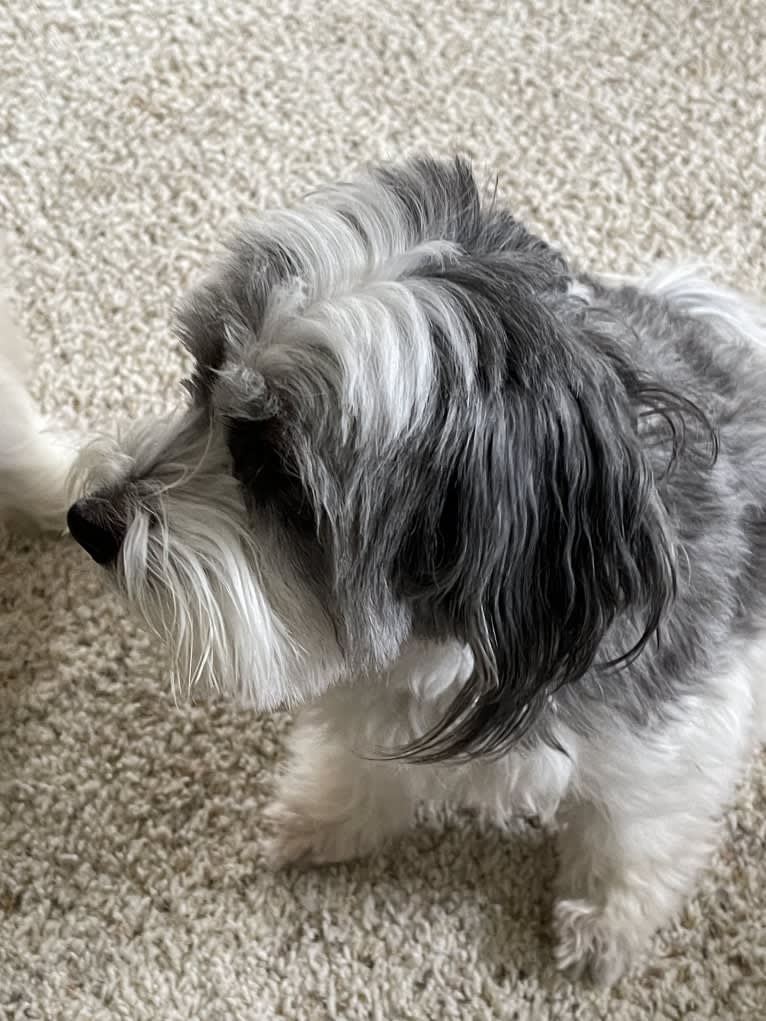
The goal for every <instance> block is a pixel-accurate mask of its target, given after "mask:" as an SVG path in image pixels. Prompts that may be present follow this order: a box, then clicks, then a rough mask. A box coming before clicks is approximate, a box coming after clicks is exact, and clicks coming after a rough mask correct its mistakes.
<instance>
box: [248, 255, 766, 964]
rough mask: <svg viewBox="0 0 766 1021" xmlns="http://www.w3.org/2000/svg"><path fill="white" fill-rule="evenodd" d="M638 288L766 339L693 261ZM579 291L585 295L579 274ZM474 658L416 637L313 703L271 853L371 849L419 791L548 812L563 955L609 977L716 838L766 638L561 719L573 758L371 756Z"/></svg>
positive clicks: (759, 688)
mask: <svg viewBox="0 0 766 1021" xmlns="http://www.w3.org/2000/svg"><path fill="white" fill-rule="evenodd" d="M633 282H634V283H639V284H640V282H637V281H633ZM643 286H646V287H648V288H650V289H651V290H653V291H655V292H657V293H660V294H662V295H663V296H664V297H666V298H667V299H668V300H669V301H672V302H677V303H678V304H679V305H680V306H681V307H682V308H683V309H684V310H685V311H687V312H690V313H691V314H693V315H696V316H699V317H700V318H702V319H704V320H706V321H708V322H711V323H713V324H715V326H716V327H717V328H718V329H719V330H724V331H725V332H726V333H727V335H729V334H730V335H732V336H734V335H738V336H739V337H743V336H744V337H745V338H746V339H748V340H750V341H751V342H755V343H757V344H764V343H766V320H765V319H764V314H763V312H762V310H760V309H759V308H758V307H757V306H755V305H751V304H748V303H747V302H744V303H743V301H742V299H741V297H740V296H739V295H735V294H734V293H733V292H730V291H727V290H726V289H724V288H721V287H717V286H715V285H713V284H710V283H709V282H707V281H705V280H704V279H702V278H700V277H699V276H698V275H697V272H696V270H672V271H671V270H669V271H665V272H662V273H658V274H655V275H654V276H653V277H651V278H649V280H648V281H646V282H645V283H644V284H643ZM573 293H575V294H577V296H579V297H581V298H582V299H583V300H584V301H588V300H591V297H592V295H591V292H590V289H589V288H587V287H585V286H581V285H575V287H574V288H573ZM764 626H765V627H766V622H764ZM471 667H472V656H471V653H470V651H469V650H465V649H461V648H460V647H458V646H440V647H434V646H429V645H425V644H422V643H410V644H409V645H408V646H406V647H405V649H404V650H403V653H402V656H401V657H400V659H399V662H398V664H397V665H396V666H395V667H394V668H393V669H392V670H391V671H389V672H388V673H386V674H383V675H381V676H375V677H368V678H362V679H359V680H358V681H357V682H356V683H355V684H353V685H347V686H344V687H342V688H335V689H333V690H330V691H328V692H327V693H325V694H324V695H323V696H322V697H321V698H320V699H318V700H317V701H315V702H314V703H313V704H311V705H310V706H309V707H307V708H306V709H304V710H303V711H302V712H301V714H300V716H299V718H298V721H297V723H296V727H295V730H294V732H293V734H292V737H291V741H290V757H289V765H288V768H287V770H286V772H285V773H284V774H283V776H282V777H281V779H280V781H279V783H278V786H277V791H276V798H275V801H274V805H273V807H272V809H271V811H270V814H269V818H270V821H271V823H272V826H273V836H272V838H271V840H270V842H269V845H268V848H267V853H268V856H269V857H270V859H271V861H272V862H274V863H275V864H285V863H287V862H296V861H300V862H314V863H317V862H329V861H342V860H345V859H347V858H351V857H354V856H357V855H359V854H365V853H368V852H370V851H372V850H374V849H375V848H376V847H378V846H379V845H380V844H381V843H382V842H383V841H385V840H387V839H389V838H390V837H392V836H395V835H397V834H398V833H401V832H402V831H403V830H405V829H406V828H407V827H408V826H410V825H411V824H412V822H413V820H414V816H415V807H416V805H417V804H418V803H419V802H440V801H451V802H455V803H458V804H461V805H470V806H474V807H477V806H478V807H481V808H483V809H487V810H489V811H491V812H492V813H494V814H495V815H496V816H497V817H498V818H507V817H509V816H514V815H522V816H529V815H536V816H538V817H539V818H540V819H541V820H543V821H545V822H553V821H555V823H556V825H557V828H558V841H559V848H560V872H559V878H558V883H557V892H556V902H555V907H554V912H553V914H554V927H555V932H556V940H557V946H556V961H557V963H558V966H559V967H560V968H561V969H563V970H566V971H567V972H568V973H570V974H572V975H580V974H582V973H583V972H588V973H589V974H590V975H591V976H592V977H593V978H594V979H595V980H597V981H598V982H601V983H604V984H609V983H612V982H614V981H615V980H616V979H617V978H618V977H619V976H620V975H621V974H622V972H623V971H624V970H625V969H626V968H627V967H628V966H629V965H630V964H631V962H633V961H634V960H635V958H636V957H638V956H640V954H641V952H642V950H643V949H644V947H645V946H646V944H647V943H648V941H649V939H650V937H651V935H652V934H653V932H654V931H655V930H656V929H657V928H658V927H660V926H662V925H663V924H666V923H667V922H668V921H669V920H670V919H672V917H673V915H674V913H675V912H676V910H677V909H678V907H679V905H680V903H681V900H682V898H683V896H684V895H685V894H687V893H688V892H689V890H690V888H691V887H692V884H693V882H694V879H695V876H696V875H697V874H698V872H699V871H700V869H701V868H702V867H704V865H705V862H706V860H707V858H708V856H709V854H710V851H711V849H712V848H713V846H714V844H715V839H716V834H717V829H718V823H719V819H720V815H721V812H722V809H723V806H724V805H725V804H726V803H727V801H728V800H729V799H730V798H731V797H732V795H733V792H734V789H735V786H736V783H737V780H738V778H739V777H740V775H741V773H742V770H743V767H744V763H745V761H746V759H747V757H748V755H749V754H750V753H751V752H752V750H753V747H754V746H755V745H756V744H757V743H758V741H760V740H764V739H766V638H764V639H763V640H759V641H753V642H751V643H750V644H747V645H742V646H741V647H739V648H732V649H731V650H730V662H729V664H728V666H727V667H726V668H725V669H724V670H722V671H721V672H720V673H719V674H717V675H715V676H711V677H709V678H707V679H701V682H704V683H701V684H700V691H699V694H697V695H695V696H688V697H686V698H685V699H682V700H681V701H679V702H678V703H677V704H676V706H675V711H674V713H673V715H672V718H671V719H670V720H669V721H668V722H665V723H663V724H662V725H658V726H656V727H654V728H653V729H648V730H645V731H642V732H638V731H635V730H631V729H629V728H628V727H627V726H622V727H621V726H619V725H618V724H617V723H616V722H615V720H614V719H613V718H609V719H604V720H603V721H601V723H599V721H598V720H596V719H594V721H593V723H594V726H593V735H594V736H592V737H586V736H583V735H578V734H574V733H572V732H569V731H567V730H565V729H564V728H563V727H560V728H558V731H557V732H556V733H555V737H556V739H557V741H558V742H559V744H560V746H561V747H562V748H564V749H565V750H566V753H567V754H566V755H565V754H562V752H561V751H560V750H557V749H556V748H554V747H551V746H548V745H542V746H539V747H536V748H534V750H532V751H523V750H515V751H512V752H510V753H508V754H506V755H505V756H503V757H502V758H500V759H499V760H494V761H487V760H479V761H473V762H470V763H468V764H457V765H438V766H431V765H415V764H403V763H401V762H398V761H389V760H381V759H379V758H378V759H375V758H371V757H370V756H371V755H373V756H374V755H375V753H376V751H378V750H380V749H391V748H392V747H396V746H402V745H405V744H407V743H408V742H409V741H410V740H412V739H413V738H415V737H417V736H419V735H421V734H423V733H424V732H425V731H427V730H428V729H429V727H431V726H432V725H433V724H434V723H435V722H437V721H438V720H439V719H440V718H441V715H442V712H443V710H444V709H445V707H446V706H447V705H448V704H449V702H450V701H451V699H452V698H453V697H454V695H455V691H456V689H457V688H458V687H459V686H460V685H461V684H462V683H464V681H465V679H466V677H467V676H468V674H469V673H470V670H471Z"/></svg>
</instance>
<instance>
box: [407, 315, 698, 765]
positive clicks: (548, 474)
mask: <svg viewBox="0 0 766 1021" xmlns="http://www.w3.org/2000/svg"><path fill="white" fill-rule="evenodd" d="M522 315H525V316H526V318H525V320H524V322H525V329H524V337H523V338H520V337H519V335H518V333H515V334H514V335H513V336H511V337H510V339H509V352H510V354H509V357H511V358H515V359H516V365H515V367H514V369H513V370H512V371H509V373H508V374H507V375H506V378H505V382H504V385H503V387H502V389H494V390H488V392H487V393H486V394H485V396H484V400H483V403H482V404H481V406H480V407H479V408H476V407H474V408H473V409H472V410H471V412H470V414H468V415H466V416H465V418H464V420H463V424H462V430H461V432H460V434H459V435H458V436H457V437H456V442H455V448H456V453H455V455H454V457H453V459H452V463H451V466H450V469H449V471H448V473H447V475H446V485H445V484H444V480H443V481H442V484H441V486H440V491H441V493H442V497H441V499H440V500H439V501H438V504H437V503H433V504H432V505H431V512H430V515H429V513H426V514H423V515H421V521H422V526H421V527H420V528H419V529H416V530H415V531H414V532H413V535H412V541H411V545H410V547H409V549H408V553H407V558H408V561H409V564H408V567H407V570H406V572H405V573H406V575H407V576H408V577H409V579H410V581H413V582H414V586H413V596H414V601H415V604H416V605H418V606H419V613H420V623H421V627H423V628H424V629H426V630H429V629H431V630H432V632H433V633H435V634H437V635H439V634H441V635H444V634H451V635H453V636H455V637H457V638H458V639H459V640H461V641H463V642H465V643H467V644H468V645H469V646H470V647H471V649H472V650H473V653H474V656H475V659H476V672H475V675H474V677H473V679H472V680H471V681H469V682H468V684H467V685H466V686H465V687H464V688H463V689H462V690H461V691H460V693H459V695H458V696H457V698H456V699H455V701H454V703H453V704H452V705H451V706H450V708H449V711H448V712H447V714H446V716H445V717H444V719H443V720H442V721H441V723H440V724H439V725H438V726H437V727H436V728H435V729H434V730H433V731H432V732H431V733H428V734H426V735H425V737H424V738H423V739H422V740H420V741H418V742H417V743H416V744H414V745H412V746H411V747H410V748H409V749H408V750H407V752H406V754H407V755H409V756H410V757H413V758H416V759H419V760H421V761H434V760H439V759H444V758H452V757H455V756H458V757H459V756H465V755H474V754H482V753H497V752H501V751H503V750H504V749H505V748H507V747H508V745H509V744H510V743H511V742H512V741H515V740H517V739H518V738H519V737H521V736H522V735H523V734H524V733H526V732H527V730H528V729H529V727H530V726H531V725H532V724H533V723H534V722H535V720H536V719H537V718H538V716H539V711H540V709H541V708H542V707H543V706H544V705H545V702H546V699H547V698H548V697H549V696H550V695H551V694H552V693H553V692H555V691H556V690H557V689H559V688H560V687H561V686H562V685H565V684H570V683H572V682H575V681H576V680H577V679H578V678H581V677H582V676H583V674H584V673H585V672H586V671H587V670H589V669H590V668H591V667H598V665H599V664H601V665H602V666H607V665H611V666H613V667H614V666H616V665H618V664H619V663H620V662H624V661H626V660H628V659H630V658H631V657H633V656H635V655H637V654H638V653H639V652H640V650H641V649H642V647H643V646H644V644H645V643H646V642H647V640H648V639H649V638H650V637H651V636H652V635H653V634H655V632H656V631H657V629H658V627H659V625H660V623H661V620H662V618H663V614H664V612H665V610H666V608H667V607H668V605H669V604H670V602H671V600H672V598H673V596H674V593H675V582H676V579H675V554H674V549H673V539H672V535H671V532H670V530H669V527H668V522H667V518H666V513H665V510H664V508H663V505H662V503H661V501H660V498H659V495H658V492H657V489H656V485H655V478H654V476H653V472H652V469H651V467H650V464H649V463H648V460H647V457H646V454H645V450H646V446H645V440H644V441H643V442H640V441H639V436H638V432H639V423H641V428H642V429H643V428H644V427H646V428H648V430H649V432H650V433H652V434H653V435H654V438H655V439H656V440H657V441H658V442H660V443H663V444H665V445H666V446H667V448H668V449H669V450H671V451H672V449H673V447H674V444H675V442H676V440H677V439H678V437H679V436H680V435H681V430H682V423H683V419H684V416H685V414H686V412H687V411H689V410H691V413H692V414H694V413H695V409H688V408H686V407H685V406H684V402H683V401H682V400H679V399H677V398H675V397H674V396H673V395H671V394H669V393H664V392H662V391H660V390H659V389H658V388H657V387H650V386H646V385H644V384H642V382H641V381H640V380H639V379H638V378H637V377H636V376H635V375H634V374H632V373H631V371H630V369H629V367H628V366H627V365H625V364H621V359H620V354H619V349H618V348H617V347H615V346H611V347H610V343H609V341H608V338H604V337H594V336H593V335H591V334H589V333H588V331H587V330H585V329H584V328H583V329H581V331H580V333H579V335H577V336H575V335H574V334H573V332H572V331H573V329H574V327H573V326H571V325H570V326H569V327H565V326H564V325H563V324H562V320H561V319H559V318H558V317H557V316H555V315H545V314H544V313H542V312H541V311H540V310H535V309H534V308H533V307H532V306H531V303H530V305H529V306H528V307H527V311H526V312H524V305H523V302H521V301H520V302H519V303H518V304H517V309H516V322H517V324H518V322H520V321H521V320H520V317H521V316H522ZM530 344H532V345H534V346H535V347H536V350H535V351H530ZM514 352H515V353H514ZM514 376H515V378H513V377H514ZM653 415H656V416H657V417H656V418H654V419H652V420H653V421H654V422H655V423H656V424H655V426H652V425H651V424H649V423H648V422H647V416H653ZM434 481H435V485H438V483H437V482H436V480H434ZM429 516H430V520H429ZM414 565H417V566H414ZM618 617H619V624H617V623H616V622H617V619H618ZM608 635H609V638H608V640H607V641H606V642H605V639H606V638H607V636H608ZM605 659H606V660H609V661H611V662H610V663H609V664H607V663H606V662H604V660H605Z"/></svg>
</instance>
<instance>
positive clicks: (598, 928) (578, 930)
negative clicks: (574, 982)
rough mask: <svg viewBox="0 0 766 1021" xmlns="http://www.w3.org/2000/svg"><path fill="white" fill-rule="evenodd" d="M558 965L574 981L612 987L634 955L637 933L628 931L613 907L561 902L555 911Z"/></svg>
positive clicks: (554, 923)
mask: <svg viewBox="0 0 766 1021" xmlns="http://www.w3.org/2000/svg"><path fill="white" fill-rule="evenodd" d="M553 926H554V932H555V937H556V948H555V951H554V955H555V958H556V966H557V967H558V968H559V970H560V971H563V972H565V973H566V974H567V975H568V976H569V977H570V978H572V979H579V978H583V977H587V978H590V979H591V981H593V982H595V983H596V984H597V985H601V986H610V985H612V984H613V983H614V982H616V981H617V979H619V978H620V976H621V975H622V974H623V973H624V972H625V970H626V969H627V967H628V966H629V965H630V962H631V960H632V958H633V955H634V950H635V933H630V932H627V931H626V929H625V928H624V927H623V926H621V925H620V924H619V922H617V921H616V920H615V919H614V918H613V917H611V913H610V911H609V908H602V907H598V906H596V905H594V904H591V903H590V902H589V901H585V900H560V901H558V902H557V904H556V906H555V908H554V912H553Z"/></svg>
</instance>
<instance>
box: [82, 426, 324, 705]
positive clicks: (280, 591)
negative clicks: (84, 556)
mask: <svg viewBox="0 0 766 1021" xmlns="http://www.w3.org/2000/svg"><path fill="white" fill-rule="evenodd" d="M187 425H188V421H187V420H186V418H185V417H184V416H180V417H175V418H173V419H169V420H166V421H164V422H163V421H154V422H148V423H141V424H140V425H139V426H137V427H134V428H133V429H132V430H131V432H130V433H129V434H128V435H125V436H122V437H121V438H120V440H119V451H117V450H115V453H114V456H113V460H112V461H111V462H110V459H109V458H106V457H105V449H104V446H103V444H100V445H99V448H98V451H97V452H94V453H92V454H90V453H89V452H87V451H86V452H85V453H84V455H83V465H82V466H83V468H84V473H85V475H86V478H88V476H89V462H90V461H92V460H97V461H98V478H97V479H95V480H94V478H93V476H92V475H91V476H90V479H91V485H90V486H87V483H86V486H87V488H90V489H91V490H92V488H94V485H93V482H94V481H95V483H96V485H103V483H104V480H105V479H107V478H109V477H110V475H114V476H115V477H116V476H123V477H124V474H125V472H126V467H127V465H126V461H128V462H130V463H131V464H132V465H133V466H134V468H135V469H136V471H137V473H138V474H140V472H141V468H142V467H143V466H144V465H145V464H146V463H148V462H150V461H151V460H152V457H153V454H154V452H155V448H156V446H157V444H158V443H160V442H162V443H163V444H165V445H167V444H168V443H171V444H172V443H173V439H172V434H173V432H174V431H175V432H176V433H177V434H178V437H179V447H178V455H179V456H178V459H177V460H176V461H172V460H171V461H167V462H165V463H164V465H163V468H162V472H161V473H158V474H156V475H155V476H154V477H153V479H152V486H151V489H150V491H147V492H144V493H142V491H141V489H140V486H138V485H137V486H136V487H135V492H134V493H131V492H130V490H128V493H127V498H128V499H130V500H131V504H130V525H129V527H128V530H127V533H126V535H125V538H124V541H123V544H122V548H121V551H120V554H119V558H118V563H117V565H116V567H115V569H114V572H113V573H114V575H115V578H116V581H117V584H118V586H119V588H120V589H121V590H122V591H123V592H124V594H125V595H126V596H127V599H128V601H129V602H130V604H131V605H132V606H133V607H135V608H136V609H137V610H138V612H139V614H140V615H141V616H142V618H143V619H144V621H145V622H146V624H147V625H148V627H149V628H150V629H151V630H152V631H153V632H154V633H155V634H157V635H158V636H159V638H160V639H161V640H162V642H163V643H164V644H165V645H166V646H167V647H168V648H169V650H170V654H171V661H172V674H171V676H172V684H173V691H174V694H175V695H176V697H179V698H188V697H191V696H193V695H194V694H195V693H200V694H202V693H209V692H220V693H223V694H226V695H228V696H233V697H234V698H236V700H237V701H239V702H240V703H242V704H245V705H251V706H255V707H257V708H259V709H263V710H270V709H274V708H277V707H280V706H285V705H291V704H294V703H295V702H297V701H299V700H303V699H304V698H305V697H307V696H308V697H313V696H315V695H317V694H319V693H320V692H321V691H322V690H324V688H325V687H326V686H327V685H328V684H331V683H333V682H334V681H335V680H336V679H337V678H338V676H339V673H340V655H339V652H338V649H337V645H336V643H335V641H334V638H332V637H331V635H332V631H331V628H330V627H329V625H328V622H327V619H326V616H325V614H324V613H323V611H322V610H321V608H320V607H319V605H318V604H317V602H316V600H315V599H313V598H312V596H311V595H310V593H309V592H308V591H307V590H306V587H305V586H304V585H302V584H301V582H300V580H299V579H298V577H297V575H296V571H295V569H294V567H293V565H292V563H291V562H290V556H289V553H288V551H286V550H282V549H280V548H279V545H278V538H277V531H276V529H274V528H273V527H272V526H271V525H270V523H269V520H268V518H267V517H265V516H264V517H262V518H259V519H257V520H253V519H252V518H251V517H250V516H249V515H248V512H247V510H246V508H245V505H244V502H243V499H242V496H241V492H240V488H239V485H238V483H237V482H236V480H235V479H234V478H233V476H232V475H231V470H230V465H229V463H228V453H227V451H226V448H225V444H224V442H223V438H222V437H221V436H220V434H219V433H218V432H217V431H216V430H212V431H201V432H199V433H197V432H195V433H194V439H193V440H191V441H190V442H185V441H184V440H183V439H182V437H183V434H184V429H185V428H186V427H187ZM110 463H111V468H110Z"/></svg>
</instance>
